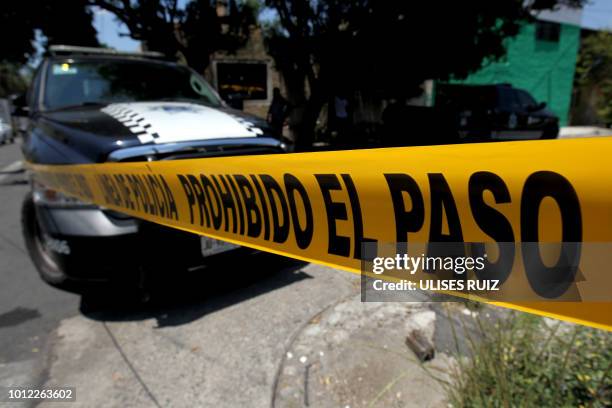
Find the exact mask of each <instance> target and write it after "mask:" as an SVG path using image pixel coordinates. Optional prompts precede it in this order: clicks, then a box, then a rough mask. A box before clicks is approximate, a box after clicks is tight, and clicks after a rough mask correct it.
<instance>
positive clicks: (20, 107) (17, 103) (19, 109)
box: [10, 94, 30, 117]
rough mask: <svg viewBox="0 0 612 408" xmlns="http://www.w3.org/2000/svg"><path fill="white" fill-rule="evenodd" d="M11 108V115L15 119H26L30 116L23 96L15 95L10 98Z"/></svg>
mask: <svg viewBox="0 0 612 408" xmlns="http://www.w3.org/2000/svg"><path fill="white" fill-rule="evenodd" d="M10 100H11V105H12V107H13V109H12V112H11V115H12V116H16V117H27V116H29V114H30V107H29V106H28V102H27V101H26V96H25V94H15V95H11V97H10Z"/></svg>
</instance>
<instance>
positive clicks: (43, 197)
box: [32, 181, 96, 208]
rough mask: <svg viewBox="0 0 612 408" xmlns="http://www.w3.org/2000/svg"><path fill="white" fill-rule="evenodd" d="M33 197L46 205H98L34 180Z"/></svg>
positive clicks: (81, 206) (40, 203) (68, 206)
mask: <svg viewBox="0 0 612 408" xmlns="http://www.w3.org/2000/svg"><path fill="white" fill-rule="evenodd" d="M32 198H33V199H34V203H35V204H38V205H45V206H48V207H63V208H75V207H77V208H84V207H90V208H94V207H96V206H95V205H94V204H90V203H85V202H83V201H81V200H79V199H78V198H74V197H70V196H67V195H66V194H64V193H61V192H59V191H57V190H54V189H52V188H49V187H46V186H44V185H43V184H41V183H39V182H37V181H33V182H32Z"/></svg>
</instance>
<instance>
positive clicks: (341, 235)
mask: <svg viewBox="0 0 612 408" xmlns="http://www.w3.org/2000/svg"><path fill="white" fill-rule="evenodd" d="M30 168H31V169H32V170H33V174H34V178H35V179H36V180H37V181H38V182H40V183H42V184H44V185H46V186H48V187H51V188H54V189H57V190H60V191H63V192H65V193H67V194H69V195H73V196H76V197H78V198H80V199H81V200H83V201H88V202H93V203H95V204H98V205H100V206H104V207H107V208H110V209H114V210H118V211H121V212H124V213H127V214H130V215H133V216H136V217H139V218H142V219H145V220H149V221H153V222H156V223H159V224H163V225H166V226H169V227H173V228H178V229H181V230H185V231H190V232H194V233H198V234H202V235H207V236H210V237H213V238H218V239H222V240H226V241H229V242H233V243H237V244H240V245H245V246H249V247H253V248H257V249H261V250H265V251H269V252H274V253H278V254H282V255H286V256H290V257H294V258H298V259H302V260H306V261H312V262H316V263H321V264H325V265H330V266H334V267H339V268H341V269H345V270H348V271H351V272H360V268H361V261H360V258H361V257H362V256H361V245H360V244H361V242H363V241H374V240H375V241H377V242H380V243H393V242H405V241H407V242H433V241H463V242H502V241H503V242H532V241H539V242H559V241H568V242H578V243H610V242H612V138H598V139H595V138H592V139H581V140H578V139H574V140H551V141H530V142H505V143H491V144H466V145H455V146H431V147H410V148H392V149H370V150H353V151H341V152H317V153H300V154H279V155H265V156H241V157H221V158H205V159H190V160H177V161H158V162H137V163H103V164H83V165H34V164H31V165H30ZM604 255H605V254H604ZM610 255H612V254H610ZM606 256H607V255H606ZM516 257H517V258H518V257H519V255H518V253H517V254H516ZM587 258H588V257H586V256H583V257H582V258H581V259H580V266H581V271H582V273H583V274H585V275H588V276H584V277H583V278H584V281H583V283H582V284H583V285H584V287H582V286H581V284H579V285H578V288H579V289H580V290H586V291H587V292H588V291H589V290H590V291H594V292H593V293H595V292H597V291H599V292H598V293H603V294H604V295H610V294H611V293H610V292H611V289H612V285H611V284H610V281H611V278H610V276H612V275H610V273H611V272H612V270H611V267H610V265H611V263H609V262H607V261H605V262H596V265H595V267H593V266H592V265H591V266H590V267H589V265H588V263H589V262H593V261H592V260H589V259H587ZM610 258H612V257H610V256H608V259H610ZM515 263H517V264H518V263H520V260H518V259H517V260H516V262H515ZM513 273H514V272H513ZM596 298H597V297H596ZM607 300H609V299H607ZM493 303H494V304H496V305H500V306H504V307H509V308H513V309H518V310H522V311H527V312H531V313H536V314H540V315H545V316H550V317H554V318H559V319H564V320H568V321H573V322H577V323H581V324H585V325H590V326H594V327H598V328H603V329H607V330H611V329H612V302H609V301H605V302H588V301H582V302H554V301H549V299H546V298H544V297H543V298H541V300H540V301H528V302H493Z"/></svg>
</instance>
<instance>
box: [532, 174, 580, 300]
mask: <svg viewBox="0 0 612 408" xmlns="http://www.w3.org/2000/svg"><path fill="white" fill-rule="evenodd" d="M545 197H551V198H552V199H554V200H555V202H556V203H557V205H558V206H559V210H560V212H561V220H560V221H561V231H562V233H561V235H562V238H561V240H562V243H561V251H560V255H559V259H558V260H557V263H556V264H555V265H554V266H552V267H548V266H546V265H545V264H544V262H543V261H542V257H541V254H540V248H539V245H537V244H534V243H537V242H538V241H539V236H538V226H539V220H538V219H539V215H540V204H541V203H542V200H543V199H544V198H545ZM521 241H522V253H523V263H524V265H525V272H526V274H527V279H528V280H529V284H530V285H531V287H532V288H533V290H534V291H535V292H536V293H537V294H538V295H540V296H542V297H545V298H548V299H553V298H557V297H559V296H561V295H562V294H563V293H565V292H566V291H567V289H568V288H569V287H570V285H571V284H572V283H573V281H574V277H575V276H576V272H577V270H578V265H579V263H580V254H581V243H582V213H581V211H580V201H579V200H578V195H577V194H576V191H575V190H574V187H573V186H572V185H571V183H570V182H569V181H568V180H567V179H566V178H565V177H563V176H562V175H560V174H558V173H554V172H552V171H538V172H536V173H533V174H531V175H530V176H529V177H528V178H527V181H525V185H524V186H523V193H522V196H521Z"/></svg>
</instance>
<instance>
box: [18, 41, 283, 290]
mask: <svg viewBox="0 0 612 408" xmlns="http://www.w3.org/2000/svg"><path fill="white" fill-rule="evenodd" d="M159 57H160V55H157V54H154V53H146V54H145V53H138V54H125V53H118V52H116V51H112V50H103V49H95V48H94V49H90V48H82V47H68V46H55V47H51V48H50V54H49V55H48V56H47V57H46V58H44V59H43V61H42V62H41V64H40V66H39V68H38V69H37V71H36V73H35V76H34V79H33V81H32V85H31V87H30V89H29V91H28V93H27V96H26V97H25V98H17V99H15V101H14V104H15V105H16V109H15V111H14V114H15V115H17V116H20V117H27V119H28V127H27V131H26V132H25V134H24V142H23V146H22V150H23V155H24V157H25V159H26V160H28V161H30V162H32V163H41V164H80V163H101V162H124V161H151V160H179V159H184V158H199V157H211V156H230V155H255V154H268V153H282V152H283V151H284V145H283V143H282V142H281V141H279V140H277V139H276V138H273V137H270V136H269V135H271V132H270V131H269V129H268V128H267V125H266V123H265V121H263V120H261V119H259V118H256V117H251V116H248V115H245V114H243V113H242V112H240V111H237V110H234V109H231V108H230V107H229V106H228V105H227V104H226V103H225V102H223V101H222V100H221V99H220V98H219V96H218V94H217V92H216V91H214V90H213V89H212V88H211V87H210V86H209V85H208V84H207V83H206V81H205V80H204V79H203V78H202V77H201V76H200V75H198V74H197V73H195V72H194V71H193V70H191V69H189V68H188V67H185V66H182V65H178V64H176V63H173V62H168V61H165V60H162V59H159ZM228 171H230V169H228ZM22 223H23V233H24V237H25V242H26V245H27V248H28V251H29V253H30V256H31V258H32V260H33V262H34V264H35V265H36V267H37V269H38V271H39V273H40V275H41V277H42V279H43V280H45V281H46V282H48V283H49V284H51V285H54V286H58V287H62V288H67V289H73V290H75V288H76V289H78V288H79V287H81V285H82V284H83V283H85V282H92V281H115V280H118V281H121V282H122V281H123V280H124V279H125V278H129V279H131V278H135V279H137V280H141V278H142V277H141V276H135V275H139V274H142V273H145V272H146V273H148V272H149V271H153V272H163V271H166V270H177V269H190V268H197V267H198V266H201V265H202V264H203V263H205V260H206V257H215V256H216V257H218V256H229V255H228V254H225V255H223V254H221V253H222V252H228V251H230V252H229V253H231V251H247V250H246V249H241V248H238V247H237V246H235V245H232V244H228V243H225V242H223V241H217V240H213V239H210V238H205V237H199V236H197V235H193V234H188V233H185V232H181V231H177V230H173V229H169V228H165V227H162V226H159V225H154V224H151V223H147V222H144V221H141V220H138V219H135V218H133V217H130V216H127V215H125V214H122V213H118V212H116V211H110V210H108V209H105V208H101V207H98V206H95V205H92V204H89V203H84V202H80V201H78V200H76V199H74V198H71V197H68V196H65V195H64V194H62V193H60V192H58V191H54V190H52V189H50V188H48V187H47V186H44V185H40V184H38V183H37V182H33V183H32V191H31V193H30V194H28V196H27V197H26V198H25V200H24V203H23V208H22ZM135 271H139V272H138V274H135V273H134V272H135ZM77 283H78V285H77Z"/></svg>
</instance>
